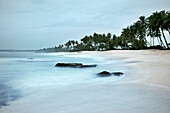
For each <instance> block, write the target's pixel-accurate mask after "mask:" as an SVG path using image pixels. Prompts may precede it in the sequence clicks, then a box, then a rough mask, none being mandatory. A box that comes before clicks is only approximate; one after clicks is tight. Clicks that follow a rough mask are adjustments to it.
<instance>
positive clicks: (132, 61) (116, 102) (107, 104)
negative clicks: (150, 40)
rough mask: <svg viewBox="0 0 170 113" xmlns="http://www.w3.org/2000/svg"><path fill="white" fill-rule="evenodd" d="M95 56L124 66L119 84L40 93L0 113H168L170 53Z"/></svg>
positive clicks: (110, 83)
mask: <svg viewBox="0 0 170 113" xmlns="http://www.w3.org/2000/svg"><path fill="white" fill-rule="evenodd" d="M74 54H98V55H101V56H105V57H108V58H113V59H121V60H123V61H124V62H126V65H124V66H125V67H127V68H128V69H129V70H130V71H128V72H126V73H125V74H126V76H125V78H124V79H123V80H121V81H119V82H115V83H112V82H109V83H103V84H95V85H79V86H76V85H75V86H72V87H62V88H59V89H56V90H55V91H54V90H53V89H52V90H51V92H45V89H44V91H41V92H39V95H40V96H37V97H36V98H35V96H34V95H33V96H28V97H24V99H22V98H21V99H19V100H17V101H12V102H11V103H10V106H5V107H3V108H2V109H0V112H1V113H169V112H170V107H169V106H170V96H169V95H170V74H169V73H170V51H158V50H147V51H106V52H82V53H74Z"/></svg>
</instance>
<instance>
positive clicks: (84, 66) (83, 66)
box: [80, 65, 97, 68]
mask: <svg viewBox="0 0 170 113" xmlns="http://www.w3.org/2000/svg"><path fill="white" fill-rule="evenodd" d="M96 66H97V65H82V66H80V68H86V67H96Z"/></svg>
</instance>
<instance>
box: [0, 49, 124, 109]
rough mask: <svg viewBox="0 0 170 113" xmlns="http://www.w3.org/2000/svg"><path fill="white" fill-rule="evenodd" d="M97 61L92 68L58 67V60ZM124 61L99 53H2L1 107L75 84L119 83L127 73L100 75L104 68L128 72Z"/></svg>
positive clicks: (93, 62) (0, 57) (0, 71)
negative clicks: (98, 74)
mask: <svg viewBox="0 0 170 113" xmlns="http://www.w3.org/2000/svg"><path fill="white" fill-rule="evenodd" d="M61 62H62V63H83V64H97V67H90V68H66V67H55V64H56V63H61ZM122 65H124V62H123V61H121V60H117V59H115V60H114V59H109V58H104V57H101V56H100V55H97V54H81V53H80V54H77V53H34V52H0V108H2V107H4V106H10V103H11V102H12V101H16V100H19V99H23V100H24V98H25V97H35V98H36V97H38V96H40V92H41V93H42V92H43V93H46V94H48V92H50V91H57V90H60V89H63V88H68V87H69V88H70V89H71V87H72V86H87V85H95V84H104V83H107V82H112V83H113V82H117V81H121V80H122V79H124V77H125V76H126V75H123V76H120V77H117V76H111V77H98V76H97V75H96V74H97V73H99V72H101V71H109V72H117V71H119V72H126V71H127V69H126V68H124V67H122Z"/></svg>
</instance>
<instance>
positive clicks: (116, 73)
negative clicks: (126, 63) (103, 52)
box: [112, 72, 123, 76]
mask: <svg viewBox="0 0 170 113" xmlns="http://www.w3.org/2000/svg"><path fill="white" fill-rule="evenodd" d="M112 74H113V75H114V76H121V75H123V73H122V72H114V73H112Z"/></svg>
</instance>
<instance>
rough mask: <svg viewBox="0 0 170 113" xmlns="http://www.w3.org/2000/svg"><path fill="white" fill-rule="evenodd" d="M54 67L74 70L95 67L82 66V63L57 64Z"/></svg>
mask: <svg viewBox="0 0 170 113" xmlns="http://www.w3.org/2000/svg"><path fill="white" fill-rule="evenodd" d="M55 66H56V67H75V68H87V67H96V66H97V65H83V64H82V63H57V64H56V65H55Z"/></svg>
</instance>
